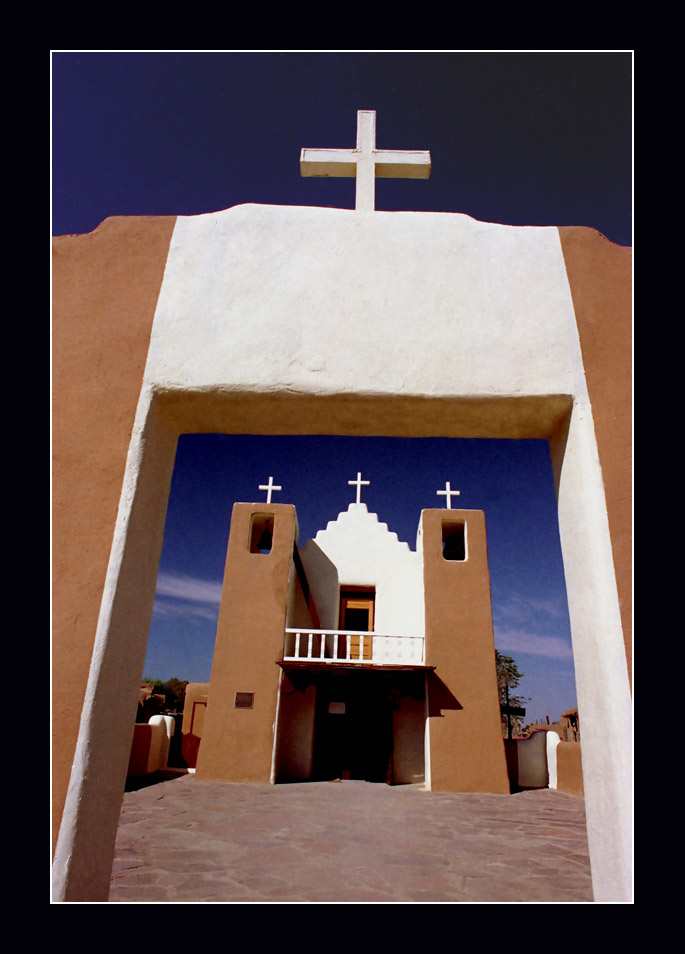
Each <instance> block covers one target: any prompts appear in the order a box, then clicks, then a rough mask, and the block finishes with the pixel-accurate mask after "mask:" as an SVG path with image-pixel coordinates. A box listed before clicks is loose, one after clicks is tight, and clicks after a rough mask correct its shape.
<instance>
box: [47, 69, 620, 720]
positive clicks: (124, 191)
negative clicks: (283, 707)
mask: <svg viewBox="0 0 685 954" xmlns="http://www.w3.org/2000/svg"><path fill="white" fill-rule="evenodd" d="M52 82H53V138H52V144H53V234H55V235H64V234H69V233H80V232H88V231H92V230H93V229H94V228H96V227H97V226H98V224H99V223H100V222H101V221H102V220H103V219H104V218H106V217H107V216H110V215H179V214H180V215H195V214H199V213H203V212H214V211H217V210H220V209H225V208H228V207H230V206H232V205H237V204H240V203H245V202H256V203H267V204H278V205H317V206H329V207H336V208H353V207H354V180H352V179H311V178H300V175H299V155H300V149H301V148H302V147H303V146H311V147H338V148H349V147H353V146H354V144H355V138H356V113H357V110H358V109H375V110H376V111H377V146H378V148H382V149H383V148H384V149H428V150H430V151H431V158H432V173H431V178H430V179H429V180H428V181H421V180H414V181H404V180H383V179H380V180H377V184H376V208H378V209H381V210H404V209H408V210H414V211H436V212H461V213H466V214H467V215H470V216H473V217H474V218H476V219H480V220H482V221H490V222H500V223H504V224H511V225H585V226H592V227H594V228H596V229H598V230H599V231H601V232H602V233H603V234H604V235H606V236H607V237H608V238H609V239H611V240H612V241H613V242H616V243H618V244H621V245H630V244H632V54H631V53H629V52H628V53H625V52H605V53H518V52H509V53H506V52H505V53H469V52H466V53H460V52H450V53H382V52H381V53H377V52H376V53H224V52H210V53H184V52H152V53H127V52H111V53H89V52H75V53H72V52H63V53H62V52H58V53H54V54H53V73H52ZM358 470H361V471H362V472H363V476H364V477H365V478H368V479H370V480H371V486H370V487H369V488H368V489H366V490H365V491H364V494H363V497H362V499H363V500H364V501H365V502H366V503H367V504H368V506H369V509H370V510H372V511H375V512H377V513H378V515H379V519H380V520H381V521H384V522H386V523H388V524H389V528H390V530H393V531H395V532H397V533H398V535H399V537H400V539H401V540H405V541H406V542H408V543H409V545H410V546H411V547H412V549H414V547H415V540H416V529H417V526H418V521H419V517H420V512H421V509H423V508H426V507H433V506H441V505H442V504H443V503H444V498H439V497H437V496H436V494H435V492H436V491H437V490H438V489H440V488H442V487H444V484H445V481H446V480H450V481H451V483H452V487H456V488H457V489H459V490H461V496H460V497H459V498H458V500H457V501H456V502H455V505H457V506H462V507H464V508H467V509H483V510H484V511H485V514H486V521H487V528H488V550H489V561H490V570H491V584H492V597H493V610H494V623H495V637H496V638H495V642H496V645H497V646H498V648H499V649H500V650H501V651H502V652H504V653H507V654H509V655H513V656H514V657H515V658H516V660H517V661H518V663H519V666H520V668H521V669H522V670H523V672H524V673H525V674H526V678H525V679H524V681H523V683H522V684H521V687H520V689H519V692H520V693H522V694H523V695H525V696H527V697H529V698H530V700H531V701H530V702H529V703H528V716H529V718H533V719H534V718H543V717H544V716H545V715H550V717H552V718H557V717H558V716H559V715H560V714H561V712H563V711H564V709H566V708H568V707H569V706H571V705H574V704H575V701H576V699H575V687H574V676H573V663H572V656H571V649H570V646H571V643H570V631H569V625H568V611H567V607H566V598H565V589H564V582H563V566H562V562H561V554H560V547H559V538H558V528H557V517H556V505H555V500H554V489H553V484H552V475H551V467H550V463H549V452H548V449H547V445H546V443H545V442H541V441H454V440H447V439H444V440H438V439H436V440H434V441H433V440H431V441H429V440H427V439H426V440H421V441H411V440H400V439H390V438H381V439H371V438H364V439H353V438H335V439H334V438H328V437H311V438H306V437H292V438H273V437H271V438H269V437H262V438H257V437H252V438H250V437H247V438H245V437H236V436H230V435H223V436H212V435H209V436H199V435H194V436H188V437H184V438H182V439H181V441H180V443H179V450H178V455H177V466H176V470H175V475H174V480H173V485H172V492H171V496H170V501H169V513H168V519H167V530H166V536H165V545H164V551H163V555H162V560H161V564H160V577H159V583H158V597H157V601H156V606H155V614H154V618H153V625H152V629H151V634H150V641H149V645H148V657H147V660H146V665H145V671H146V674H150V675H153V676H158V677H160V678H168V677H170V676H178V677H179V678H181V679H189V680H191V681H204V680H206V679H208V678H209V672H210V666H211V656H212V651H213V641H214V633H215V628H216V617H217V612H218V599H219V594H220V589H221V579H222V575H223V565H224V559H225V549H226V540H227V537H228V529H229V522H230V512H231V507H232V504H233V502H234V501H235V500H248V501H252V500H261V499H264V495H263V494H262V493H260V492H259V491H258V490H257V486H258V484H260V483H264V482H265V481H266V480H267V479H268V477H269V475H270V474H271V475H273V477H274V480H275V482H276V483H279V484H281V485H282V486H283V492H282V493H280V494H276V495H275V496H274V500H276V501H279V502H283V503H294V504H295V505H296V506H297V512H298V518H299V521H300V529H301V540H300V542H301V544H304V542H305V540H306V539H307V538H308V537H309V536H313V535H314V534H315V533H316V531H317V530H318V529H319V528H322V527H324V526H325V524H326V522H327V521H328V520H333V519H335V517H336V516H337V514H338V512H339V511H341V510H344V509H346V507H347V505H348V503H349V502H351V501H353V500H354V495H353V489H352V488H348V486H347V480H348V479H352V478H354V477H355V476H356V473H357V471H358Z"/></svg>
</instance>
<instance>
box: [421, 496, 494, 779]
mask: <svg viewBox="0 0 685 954" xmlns="http://www.w3.org/2000/svg"><path fill="white" fill-rule="evenodd" d="M446 520H449V521H462V522H463V523H464V524H465V536H466V559H465V560H464V561H456V560H446V559H445V558H444V557H443V551H442V525H443V521H446ZM420 539H421V554H422V559H423V582H424V593H425V603H426V665H428V666H435V672H434V673H431V674H430V675H429V677H428V682H427V692H428V727H427V750H428V753H429V764H428V765H427V766H426V777H427V782H429V786H430V789H431V790H432V791H439V792H492V793H495V794H508V793H509V779H508V776H507V768H506V762H505V756H504V742H503V739H502V722H501V718H500V705H499V690H498V688H497V670H496V665H495V641H494V635H493V629H492V608H491V603H490V573H489V570H488V554H487V543H486V536H485V514H484V513H483V512H482V511H481V510H423V511H422V512H421V535H420Z"/></svg>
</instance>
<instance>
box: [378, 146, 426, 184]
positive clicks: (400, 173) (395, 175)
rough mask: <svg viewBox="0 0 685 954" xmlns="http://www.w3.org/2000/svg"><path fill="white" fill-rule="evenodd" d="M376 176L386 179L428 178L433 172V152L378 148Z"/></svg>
mask: <svg viewBox="0 0 685 954" xmlns="http://www.w3.org/2000/svg"><path fill="white" fill-rule="evenodd" d="M374 158H375V160H376V177H377V178H378V176H381V177H383V178H384V179H428V178H429V177H430V174H431V154H430V152H429V151H428V150H423V149H414V150H410V149H405V150H403V151H402V152H393V151H392V150H391V149H376V151H375V152H374Z"/></svg>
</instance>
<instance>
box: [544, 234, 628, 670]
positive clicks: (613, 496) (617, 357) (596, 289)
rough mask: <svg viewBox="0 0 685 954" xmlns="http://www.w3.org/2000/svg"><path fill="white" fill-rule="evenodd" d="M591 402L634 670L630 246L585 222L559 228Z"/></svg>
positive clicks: (622, 609)
mask: <svg viewBox="0 0 685 954" xmlns="http://www.w3.org/2000/svg"><path fill="white" fill-rule="evenodd" d="M559 236H560V238H561V247H562V250H563V253H564V260H565V262H566V272H567V274H568V280H569V285H570V288H571V296H572V298H573V307H574V309H575V314H576V322H577V325H578V333H579V336H580V347H581V351H582V355H583V364H584V367H585V378H586V381H587V387H588V393H589V396H590V401H591V403H592V416H593V418H594V424H595V433H596V436H597V446H598V450H599V459H600V464H601V467H602V477H603V480H604V491H605V494H606V504H607V513H608V517H609V528H610V532H611V544H612V550H613V557H614V568H615V571H616V582H617V586H618V594H619V603H620V607H621V622H622V625H623V635H624V639H625V644H626V658H627V662H628V673H629V675H631V676H632V663H631V655H632V454H631V445H632V406H631V401H632V383H631V376H632V344H631V339H632V336H631V326H632V293H631V291H632V290H631V273H632V249H630V248H623V247H621V246H620V245H614V244H613V243H612V242H610V241H609V240H608V239H606V238H605V237H604V236H603V235H601V234H600V233H599V232H596V231H595V230H594V229H588V228H580V227H578V228H560V229H559Z"/></svg>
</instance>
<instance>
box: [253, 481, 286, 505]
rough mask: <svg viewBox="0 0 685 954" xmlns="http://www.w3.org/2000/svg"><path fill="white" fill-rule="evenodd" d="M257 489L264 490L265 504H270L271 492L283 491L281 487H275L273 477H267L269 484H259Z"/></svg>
mask: <svg viewBox="0 0 685 954" xmlns="http://www.w3.org/2000/svg"><path fill="white" fill-rule="evenodd" d="M259 489H260V490H266V502H267V503H271V491H272V490H283V488H282V487H277V486H276V484H275V483H274V479H273V477H269V483H268V484H260V485H259Z"/></svg>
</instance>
